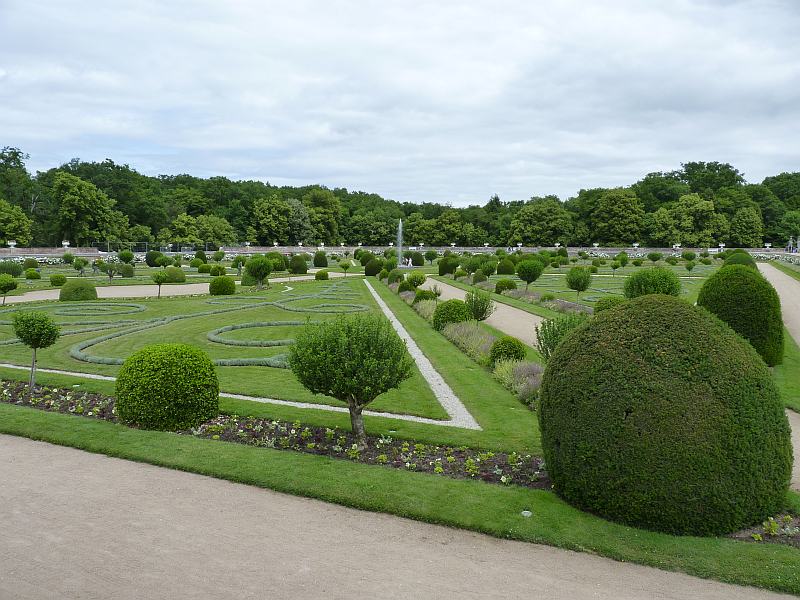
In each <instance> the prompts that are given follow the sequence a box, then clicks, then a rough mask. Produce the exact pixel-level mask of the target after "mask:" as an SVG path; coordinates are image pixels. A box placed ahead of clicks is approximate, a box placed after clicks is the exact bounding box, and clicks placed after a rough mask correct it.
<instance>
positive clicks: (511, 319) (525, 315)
mask: <svg viewBox="0 0 800 600" xmlns="http://www.w3.org/2000/svg"><path fill="white" fill-rule="evenodd" d="M434 285H436V286H439V289H440V290H442V296H441V298H442V299H444V300H452V299H453V298H455V299H457V300H463V299H464V294H466V291H464V290H462V289H461V288H458V287H456V286H454V285H450V284H449V283H444V282H441V281H438V280H436V279H428V280H427V281H426V282H425V283H423V284H422V286H421V287H422V288H423V289H428V290H429V289H431V288H432V287H433V286H434ZM494 306H495V309H494V312H493V313H492V316H490V317H489V318H488V319H486V321H485V322H486V324H487V325H491V326H492V327H494V328H495V329H499V330H500V331H502V332H503V333H506V334H508V335H513V336H514V337H515V338H517V339H519V340H521V341H523V342H524V343H526V344H527V345H528V346H531V347H532V348H535V347H536V330H535V327H536V326H537V325H538V324H539V323H541V322H542V321H544V319H543V318H542V317H538V316H536V315H534V314H531V313H529V312H526V311H524V310H520V309H519V308H514V307H513V306H509V305H508V304H503V303H502V302H496V301H495V303H494Z"/></svg>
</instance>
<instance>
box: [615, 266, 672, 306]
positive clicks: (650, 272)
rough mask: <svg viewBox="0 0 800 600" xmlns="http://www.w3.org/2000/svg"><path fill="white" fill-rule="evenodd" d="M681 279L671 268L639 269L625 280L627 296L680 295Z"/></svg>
mask: <svg viewBox="0 0 800 600" xmlns="http://www.w3.org/2000/svg"><path fill="white" fill-rule="evenodd" d="M680 293H681V280H680V279H678V276H677V275H676V274H675V272H674V271H672V270H671V269H666V268H664V267H653V268H652V269H645V270H643V271H638V272H636V273H634V274H633V275H631V276H630V277H628V279H627V280H626V281H625V297H626V298H628V299H630V298H638V297H639V296H646V295H647V294H665V295H667V296H679V295H680Z"/></svg>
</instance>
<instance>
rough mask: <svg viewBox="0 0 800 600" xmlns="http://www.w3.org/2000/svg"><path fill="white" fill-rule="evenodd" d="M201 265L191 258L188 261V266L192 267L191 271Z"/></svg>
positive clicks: (199, 261)
mask: <svg viewBox="0 0 800 600" xmlns="http://www.w3.org/2000/svg"><path fill="white" fill-rule="evenodd" d="M202 264H204V263H203V261H202V260H200V259H199V258H193V259H192V260H190V261H189V266H190V267H192V268H193V269H199V268H200V265H202Z"/></svg>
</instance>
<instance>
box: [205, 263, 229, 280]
mask: <svg viewBox="0 0 800 600" xmlns="http://www.w3.org/2000/svg"><path fill="white" fill-rule="evenodd" d="M226 272H227V271H226V270H225V266H224V265H211V268H210V269H209V271H208V274H209V275H211V276H212V277H220V276H222V275H225V273H226Z"/></svg>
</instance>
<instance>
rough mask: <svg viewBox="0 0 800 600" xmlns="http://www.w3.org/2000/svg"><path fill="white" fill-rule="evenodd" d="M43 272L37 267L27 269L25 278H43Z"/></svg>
mask: <svg viewBox="0 0 800 600" xmlns="http://www.w3.org/2000/svg"><path fill="white" fill-rule="evenodd" d="M41 278H42V274H41V273H39V271H37V270H36V269H25V279H41Z"/></svg>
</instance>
